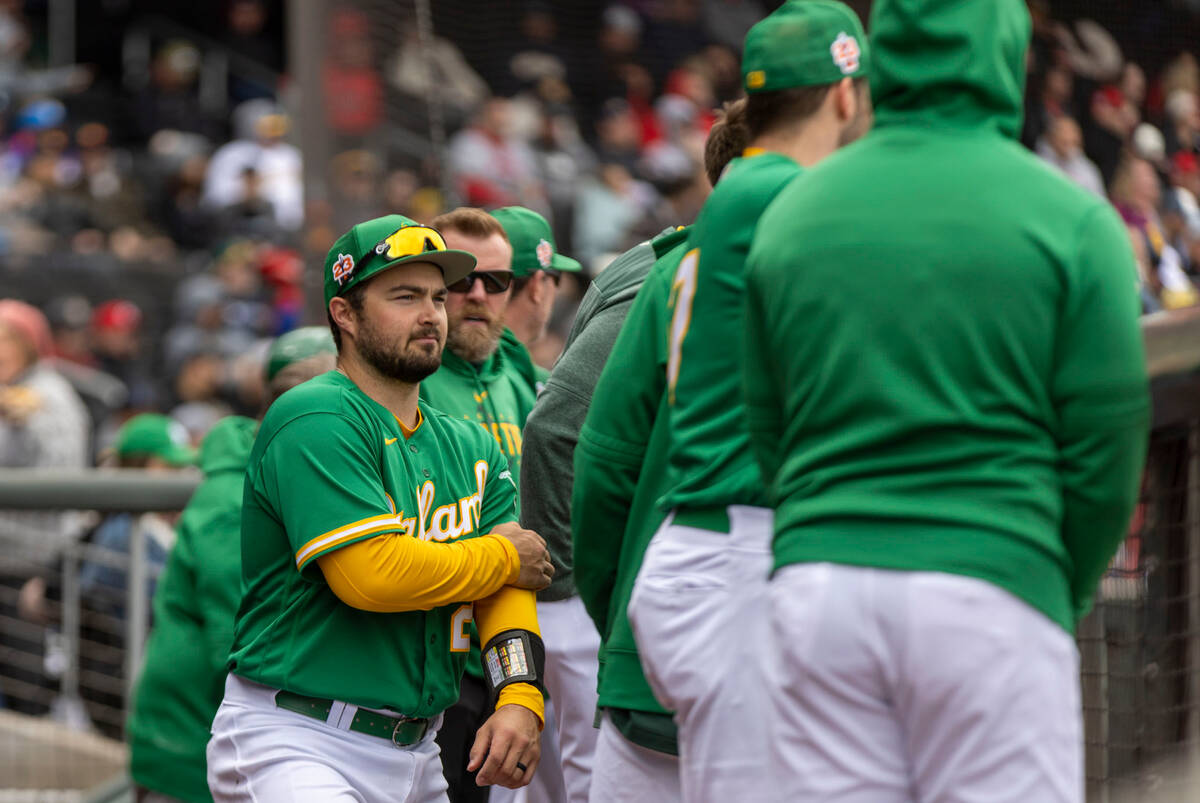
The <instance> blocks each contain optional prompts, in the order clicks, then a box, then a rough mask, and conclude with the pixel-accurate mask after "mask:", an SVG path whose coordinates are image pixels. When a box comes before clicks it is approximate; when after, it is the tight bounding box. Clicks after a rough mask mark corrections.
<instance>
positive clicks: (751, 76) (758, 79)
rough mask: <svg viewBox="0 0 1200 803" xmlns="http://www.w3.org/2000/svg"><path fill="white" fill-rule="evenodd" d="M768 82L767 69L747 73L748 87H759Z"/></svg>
mask: <svg viewBox="0 0 1200 803" xmlns="http://www.w3.org/2000/svg"><path fill="white" fill-rule="evenodd" d="M766 83H767V73H766V71H765V70H751V71H750V72H748V73H746V89H759V88H761V87H762V86H764V85H765V84H766Z"/></svg>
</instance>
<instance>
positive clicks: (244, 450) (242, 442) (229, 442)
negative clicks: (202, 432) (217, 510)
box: [200, 415, 258, 476]
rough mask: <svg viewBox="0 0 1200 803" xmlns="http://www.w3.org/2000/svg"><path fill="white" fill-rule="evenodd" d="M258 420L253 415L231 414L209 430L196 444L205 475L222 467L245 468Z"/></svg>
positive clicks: (242, 469) (222, 469)
mask: <svg viewBox="0 0 1200 803" xmlns="http://www.w3.org/2000/svg"><path fill="white" fill-rule="evenodd" d="M257 432H258V422H257V421H255V420H254V419H253V418H246V417H245V416H240V415H231V416H228V417H226V418H222V419H221V420H220V421H218V422H217V423H216V425H215V426H214V427H213V428H212V429H211V430H209V433H208V435H206V436H205V438H204V443H203V444H201V445H200V468H201V469H203V471H204V474H205V476H210V475H212V474H216V473H219V472H222V471H245V470H246V464H247V463H249V462H250V450H251V448H253V446H254V436H255V434H256V433H257Z"/></svg>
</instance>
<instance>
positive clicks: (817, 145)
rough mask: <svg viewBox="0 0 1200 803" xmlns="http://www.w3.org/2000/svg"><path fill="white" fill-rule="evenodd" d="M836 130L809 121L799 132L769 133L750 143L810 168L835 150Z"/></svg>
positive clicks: (754, 146)
mask: <svg viewBox="0 0 1200 803" xmlns="http://www.w3.org/2000/svg"><path fill="white" fill-rule="evenodd" d="M837 145H838V134H837V130H836V128H833V127H827V126H825V125H823V124H822V122H821V121H815V120H814V121H811V122H809V123H808V124H806V125H805V126H804V127H803V128H802V129H800V131H799V132H797V131H795V130H794V129H789V130H785V131H779V132H769V133H766V134H763V135H762V136H760V137H757V138H756V139H755V140H754V141H753V142H751V143H750V147H751V148H759V149H762V150H764V151H770V152H772V153H779V154H783V155H784V156H786V157H788V158H789V159H791V160H792V161H793V162H795V163H796V164H798V165H800V166H801V167H812V166H813V165H815V164H817V163H818V162H820V161H821V160H822V159H824V158H825V157H826V156H828V155H829V154H831V153H833V152H834V151H835V150H837Z"/></svg>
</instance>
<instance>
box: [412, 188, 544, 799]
mask: <svg viewBox="0 0 1200 803" xmlns="http://www.w3.org/2000/svg"><path fill="white" fill-rule="evenodd" d="M432 225H433V227H434V228H436V229H437V230H438V231H440V232H442V233H443V236H444V237H445V238H446V244H447V246H449V247H450V248H453V249H456V250H461V251H465V252H467V253H470V254H473V255H474V256H475V259H476V265H475V269H474V270H473V271H472V272H471V273H469V274H467V275H465V276H461V277H457V278H455V279H454V280H453V281H449V280H448V281H447V289H448V290H449V292H448V294H447V296H446V317H447V319H448V322H449V329H448V332H447V335H446V349H445V351H444V352H443V353H442V364H441V367H440V368H439V369H438V370H437V372H436V373H434V374H433V375H432V376H430V377H429V378H428V379H426V380H425V381H424V382H422V383H421V399H422V400H423V401H424V402H426V403H427V404H429V405H430V406H431V407H433V408H435V409H438V410H441V411H443V412H445V413H447V414H449V415H450V416H451V417H453V418H457V419H460V420H463V421H470V422H473V423H474V424H478V425H479V427H481V428H482V429H483V430H486V431H487V432H488V433H489V434H490V435H491V437H493V438H494V439H495V441H496V443H497V444H498V445H499V447H500V451H501V453H503V455H504V456H505V458H506V460H507V464H508V467H509V470H510V471H511V473H512V478H513V481H514V482H516V480H517V478H518V477H519V476H520V472H521V448H522V441H521V428H522V427H524V425H525V419H526V417H527V416H528V415H529V411H530V410H532V409H533V402H534V398H535V396H536V395H537V390H536V386H537V381H538V378H539V377H538V374H537V372H536V370H535V368H534V365H533V360H532V359H530V357H529V352H528V351H527V350H526V349H525V346H524V345H522V343H521V341H520V340H518V339H517V337H516V335H514V334H513V332H512V331H511V330H510V329H508V328H507V327H506V326H505V321H506V312H507V309H508V304H509V300H510V298H511V296H512V294H513V269H512V262H513V247H512V245H511V244H510V243H509V241H508V235H507V234H506V233H505V231H504V228H503V227H502V226H501V225H500V222H499V221H498V220H496V218H494V217H492V216H491V215H489V214H488V213H487V212H484V211H483V210H481V209H473V208H470V207H460V208H458V209H455V210H453V211H451V212H447V213H446V214H444V215H440V216H438V217H437V218H435V219H434V220H433V223H432ZM471 647H472V656H473V657H472V659H469V660H468V661H467V674H466V675H464V677H463V684H462V693H461V698H460V700H459V702H458V704H456V705H455V706H453V707H452V708H451V709H450V710H448V711H447V712H446V719H445V723H444V724H443V726H442V728H441V730H440V731H439V733H438V744H439V745H440V746H441V750H442V762H443V764H444V765H445V767H446V779H447V781H448V782H449V784H450V800H451V802H452V803H460V801H463V802H465V801H472V802H477V801H484V800H487V795H488V790H487V789H486V788H481V787H480V786H479V785H477V784H476V778H475V777H474V774H473V773H472V772H469V771H468V770H467V766H468V764H469V763H470V750H471V746H472V745H473V744H474V743H475V738H476V737H475V734H476V731H477V730H478V729H479V727H480V726H481V725H482V724H483V722H484V720H486V718H487V716H488V713H489V707H488V705H487V694H486V688H485V684H484V681H483V678H482V674H481V670H480V668H479V667H480V663H479V661H478V660H476V659H475V658H474V655H475V653H476V652H477V651H478V649H479V644H478V640H477V639H474V638H473V640H472V644H471Z"/></svg>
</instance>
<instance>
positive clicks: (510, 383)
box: [421, 329, 541, 480]
mask: <svg viewBox="0 0 1200 803" xmlns="http://www.w3.org/2000/svg"><path fill="white" fill-rule="evenodd" d="M540 381H541V380H540V377H539V375H538V372H537V369H536V368H535V366H534V364H533V360H532V359H531V358H530V356H529V351H528V350H527V349H526V348H525V346H524V345H523V344H522V343H521V341H520V340H517V336H516V335H514V334H513V333H512V332H511V331H509V330H508V329H505V330H504V334H503V335H502V336H501V337H500V345H499V346H498V347H497V349H496V351H495V352H494V353H493V354H492V356H491V357H488V358H487V359H486V360H484V362H483V363H482V364H481V365H474V364H472V363H469V362H467V361H466V360H464V359H463V358H462V357H459V356H458V355H457V354H455V353H454V352H452V351H450V349H446V350H445V351H443V352H442V367H441V368H439V369H438V370H437V371H436V372H434V374H433V375H432V376H430V377H427V378H426V379H424V380H422V382H421V398H422V399H423V400H424V401H425V402H427V403H428V404H429V405H430V406H431V407H436V408H437V409H439V410H441V411H442V412H443V413H447V414H449V415H451V416H453V417H455V418H462V419H465V420H467V421H476V422H478V423H479V424H480V425H481V426H483V428H484V429H486V430H487V431H488V432H491V433H492V436H493V437H495V438H496V443H498V444H500V451H502V452H503V453H504V456H505V457H507V458H508V467H509V469H510V470H511V471H512V475H513V479H514V480H516V479H517V478H518V477H520V476H521V451H522V440H521V430H522V429H524V427H525V419H526V418H527V417H528V416H529V411H530V410H532V409H533V401H534V398H535V397H536V396H537V385H538V383H539V382H540Z"/></svg>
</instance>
